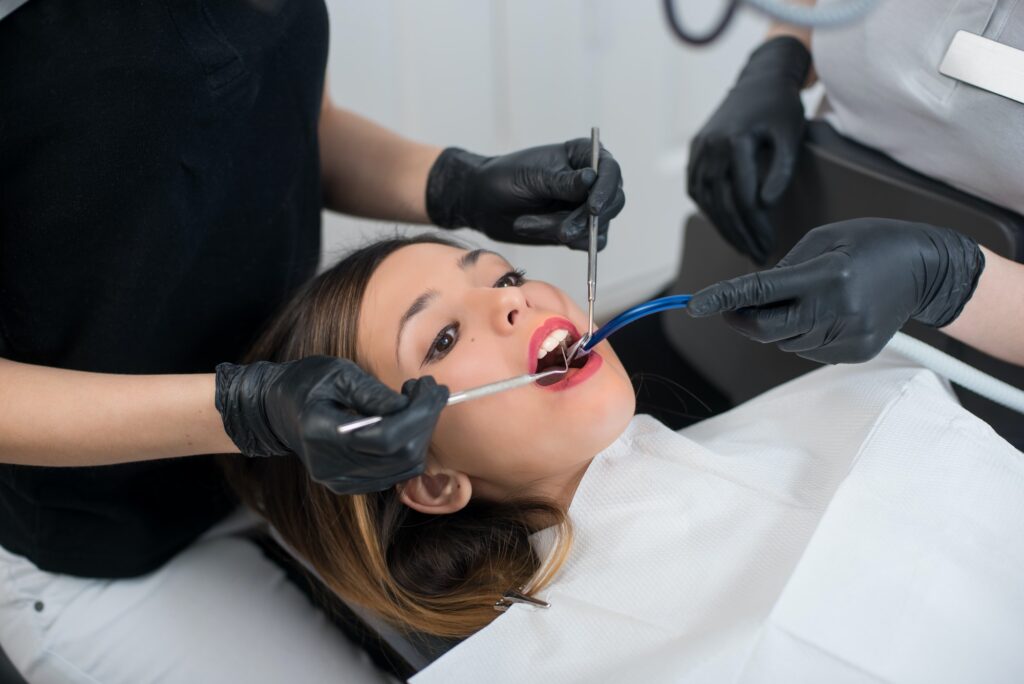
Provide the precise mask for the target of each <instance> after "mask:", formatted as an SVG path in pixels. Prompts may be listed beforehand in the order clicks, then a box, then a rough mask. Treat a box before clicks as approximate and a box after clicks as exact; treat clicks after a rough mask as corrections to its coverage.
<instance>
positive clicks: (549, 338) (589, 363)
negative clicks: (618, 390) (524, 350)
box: [530, 318, 600, 389]
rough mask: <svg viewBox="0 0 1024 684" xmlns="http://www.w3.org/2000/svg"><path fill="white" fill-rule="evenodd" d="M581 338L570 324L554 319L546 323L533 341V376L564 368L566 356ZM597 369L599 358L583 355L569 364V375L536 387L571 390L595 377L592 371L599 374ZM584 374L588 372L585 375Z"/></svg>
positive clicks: (560, 375)
mask: <svg viewBox="0 0 1024 684" xmlns="http://www.w3.org/2000/svg"><path fill="white" fill-rule="evenodd" d="M579 338H580V334H579V332H578V331H577V330H576V327H575V326H574V325H573V324H572V323H570V322H569V321H568V320H566V319H563V318H553V319H550V320H548V321H546V322H545V323H544V325H542V326H541V327H540V328H538V329H537V331H536V332H535V333H534V334H533V338H532V339H531V341H530V350H531V354H530V364H531V372H533V373H543V372H544V371H548V370H556V369H557V370H561V369H563V368H565V359H566V356H567V355H568V353H569V350H570V349H571V348H572V346H573V345H574V344H575V343H576V341H577V340H578V339H579ZM598 366H600V356H599V355H597V354H594V353H589V354H580V355H578V356H577V357H576V358H575V359H573V360H572V363H571V364H569V370H568V372H566V373H564V374H553V375H550V376H548V377H546V378H541V379H540V380H537V381H536V384H538V385H540V386H541V387H547V388H551V389H568V388H569V387H571V386H573V385H575V384H578V383H579V382H582V381H583V380H584V379H586V377H589V376H590V375H592V374H593V373H592V372H590V371H596V370H597V367H598ZM584 370H586V371H588V372H585V373H584V372H583V371H584ZM556 386H557V387H556Z"/></svg>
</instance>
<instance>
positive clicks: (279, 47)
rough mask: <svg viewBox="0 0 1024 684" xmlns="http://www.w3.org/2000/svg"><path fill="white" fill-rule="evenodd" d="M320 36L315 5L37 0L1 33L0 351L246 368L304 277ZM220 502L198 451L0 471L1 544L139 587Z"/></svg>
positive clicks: (248, 0)
mask: <svg viewBox="0 0 1024 684" xmlns="http://www.w3.org/2000/svg"><path fill="white" fill-rule="evenodd" d="M327 34H328V30H327V15H326V8H325V7H324V4H323V1H322V0H137V1H136V2H108V1H106V0H91V1H90V0H32V1H30V2H28V3H27V4H25V5H24V6H22V7H21V8H20V9H18V10H16V11H14V13H13V14H11V15H10V16H8V17H7V18H6V19H4V20H3V21H0V355H2V356H4V357H7V358H10V359H13V360H16V361H23V362H25V363H31V364H40V365H45V366H53V367H57V368H68V369H77V370H86V371H97V372H102V373H191V372H204V373H209V372H212V371H213V369H214V366H215V365H216V364H217V363H218V362H220V361H229V360H235V359H237V358H239V356H240V355H241V354H242V353H243V352H244V350H245V347H246V345H247V344H249V343H250V342H252V340H253V339H254V336H255V335H256V334H257V333H258V332H259V328H260V327H261V325H262V324H264V323H265V322H266V320H267V319H268V317H269V316H270V315H271V314H272V313H273V312H274V310H275V309H276V308H277V307H279V306H280V305H281V304H282V302H283V301H284V300H285V299H286V298H287V296H288V295H289V294H290V293H291V292H292V291H293V290H294V289H295V288H296V287H297V286H298V285H300V284H301V283H302V282H303V281H304V280H305V279H307V278H308V277H309V276H310V275H311V274H312V273H313V271H314V269H315V267H316V262H317V259H318V255H319V246H320V244H319V243H320V207H321V192H320V175H319V174H320V167H319V158H318V152H317V121H318V115H319V110H320V101H321V94H322V89H323V79H324V70H325V66H326V57H327V43H328V35H327ZM211 400H212V397H211ZM53 419H54V420H55V421H56V420H60V416H53ZM231 506H232V501H231V497H230V496H229V495H228V491H227V488H226V485H225V484H224V483H223V481H222V479H221V477H220V475H219V472H218V470H217V467H216V465H215V464H214V462H213V460H212V458H210V457H193V458H181V459H168V460H163V461H152V462H146V463H137V464H128V465H119V466H106V467H97V468H74V469H58V468H38V467H24V466H11V465H3V466H0V546H3V547H4V548H5V549H7V550H9V551H11V552H14V553H16V554H20V555H24V556H27V557H28V558H30V559H31V560H32V561H34V562H35V563H36V565H38V566H39V567H41V568H43V569H44V570H49V571H52V572H61V573H68V574H75V575H82V576H90V577H128V576H135V575H139V574H142V573H145V572H148V571H150V570H153V569H155V568H157V567H158V566H160V565H161V564H162V563H163V562H165V561H166V560H167V559H168V558H170V557H171V556H172V555H174V554H175V553H176V552H177V551H179V550H180V549H182V548H183V547H185V546H186V545H187V544H189V542H191V541H192V540H194V539H195V538H196V537H197V536H198V535H199V534H201V533H202V532H203V531H204V530H206V529H207V528H208V527H210V525H212V524H213V523H214V522H216V521H217V520H218V519H219V518H221V517H223V515H224V514H225V513H226V512H227V511H228V510H229V509H230V507H231Z"/></svg>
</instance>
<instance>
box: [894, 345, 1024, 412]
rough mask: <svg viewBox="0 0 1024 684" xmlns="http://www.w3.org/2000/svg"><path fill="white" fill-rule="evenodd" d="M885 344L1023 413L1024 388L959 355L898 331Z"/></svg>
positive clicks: (984, 395) (960, 383) (962, 385)
mask: <svg viewBox="0 0 1024 684" xmlns="http://www.w3.org/2000/svg"><path fill="white" fill-rule="evenodd" d="M887 347H888V348H889V349H892V350H893V351H895V352H898V353H900V354H903V355H904V356H906V357H907V358H909V359H913V360H914V361H917V362H918V363H920V364H921V365H922V366H924V367H925V368H928V369H929V370H933V371H935V372H936V373H937V374H939V375H941V376H942V377H944V378H949V380H950V381H951V382H954V383H956V384H957V385H960V386H961V387H963V388H964V389H969V390H971V391H972V392H974V393H976V394H980V395H981V396H983V397H985V398H987V399H991V400H992V401H994V402H996V403H997V404H1001V405H1003V406H1005V407H1007V408H1011V409H1013V410H1014V411H1017V412H1018V413H1024V390H1021V389H1018V388H1016V387H1014V386H1013V385H1010V384H1007V383H1005V382H1003V381H1002V380H997V379H996V378H993V377H992V376H991V375H988V374H986V373H982V372H981V371H980V370H978V369H977V368H975V367H974V366H970V365H968V364H966V363H964V362H963V361H961V360H960V359H954V358H953V357H952V356H950V355H949V354H946V353H945V352H941V351H939V350H938V349H936V348H935V347H933V346H931V345H929V344H925V343H924V342H922V341H921V340H917V339H914V338H913V337H911V336H910V335H907V334H905V333H899V332H898V333H896V334H895V335H894V336H893V338H892V339H891V340H890V341H889V344H888V345H887Z"/></svg>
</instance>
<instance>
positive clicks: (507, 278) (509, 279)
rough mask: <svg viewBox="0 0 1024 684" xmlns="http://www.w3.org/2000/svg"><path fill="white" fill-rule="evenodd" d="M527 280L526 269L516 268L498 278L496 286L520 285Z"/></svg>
mask: <svg viewBox="0 0 1024 684" xmlns="http://www.w3.org/2000/svg"><path fill="white" fill-rule="evenodd" d="M525 282H526V271H524V270H522V269H516V270H514V271H509V272H508V273H506V274H505V275H503V276H501V277H500V278H498V280H497V282H495V283H494V287H519V286H521V285H522V284H523V283H525Z"/></svg>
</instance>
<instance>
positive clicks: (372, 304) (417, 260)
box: [358, 243, 468, 366]
mask: <svg viewBox="0 0 1024 684" xmlns="http://www.w3.org/2000/svg"><path fill="white" fill-rule="evenodd" d="M467 251H468V250H465V249H461V248H459V247H449V246H448V245H437V244H430V243H425V244H414V245H407V246H405V247H402V248H401V249H398V250H396V251H395V252H393V253H392V254H389V255H388V256H387V257H386V258H385V259H384V260H383V261H382V262H381V263H380V265H379V266H378V267H377V270H376V271H374V273H373V275H372V276H370V280H369V282H368V283H367V285H366V291H365V293H364V294H363V301H362V305H361V306H360V311H359V326H358V330H359V340H358V345H359V350H360V357H361V358H362V359H364V360H366V361H367V362H368V363H369V364H370V365H371V366H374V365H376V364H375V363H374V358H375V356H376V355H375V354H373V353H367V352H370V351H372V350H373V349H376V348H379V347H380V346H381V345H384V344H387V348H388V350H389V351H390V350H392V348H393V347H394V341H395V336H396V335H397V334H398V323H399V321H400V320H401V317H402V314H403V313H405V310H406V309H408V308H409V305H410V304H412V303H413V301H414V300H415V299H416V298H417V297H419V296H420V295H421V294H423V293H424V292H426V291H427V290H429V289H441V288H443V287H444V285H445V283H451V282H452V281H453V279H454V278H456V277H458V276H459V275H460V274H461V270H460V269H459V267H458V261H459V257H461V256H462V255H463V254H465V253H466V252H467Z"/></svg>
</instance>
